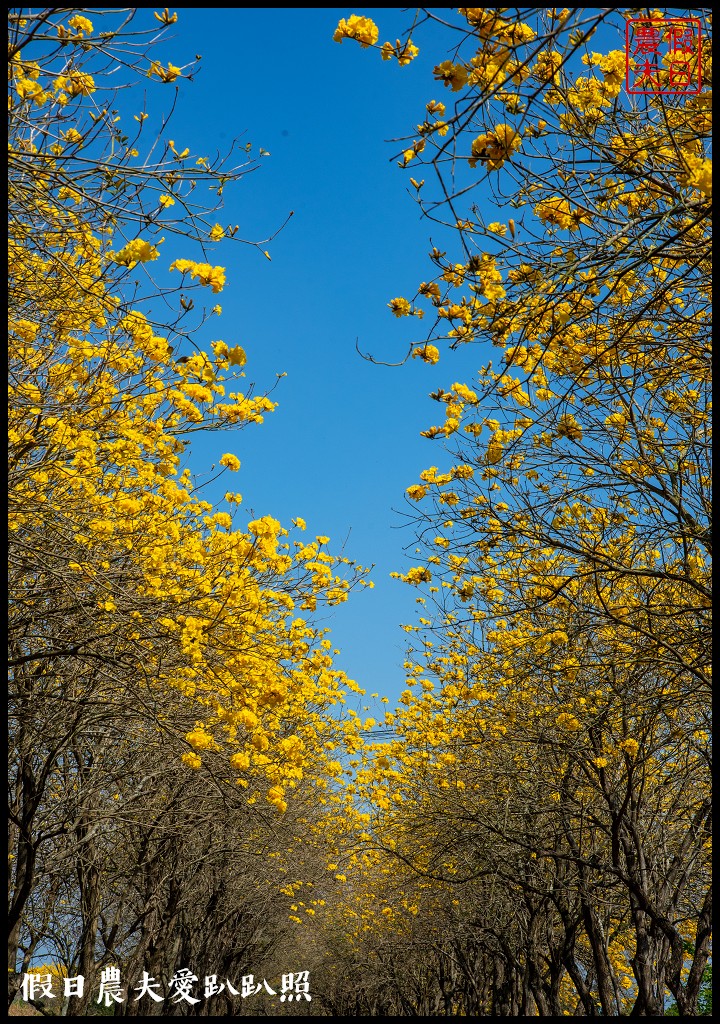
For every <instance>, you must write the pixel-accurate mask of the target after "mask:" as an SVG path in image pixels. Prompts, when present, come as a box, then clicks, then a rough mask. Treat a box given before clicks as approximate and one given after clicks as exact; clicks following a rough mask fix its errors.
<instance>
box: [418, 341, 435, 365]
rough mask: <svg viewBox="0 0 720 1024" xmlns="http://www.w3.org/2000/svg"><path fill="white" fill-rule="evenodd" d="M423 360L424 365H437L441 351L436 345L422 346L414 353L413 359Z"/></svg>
mask: <svg viewBox="0 0 720 1024" xmlns="http://www.w3.org/2000/svg"><path fill="white" fill-rule="evenodd" d="M418 357H419V358H420V359H422V361H423V362H424V363H431V364H435V363H437V362H438V360H439V359H440V350H439V349H437V348H436V347H435V346H434V345H427V344H426V345H421V346H420V347H419V348H416V349H415V350H414V351H413V359H416V358H418Z"/></svg>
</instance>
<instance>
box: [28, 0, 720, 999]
mask: <svg viewBox="0 0 720 1024" xmlns="http://www.w3.org/2000/svg"><path fill="white" fill-rule="evenodd" d="M642 16H643V12H639V11H637V10H636V9H633V12H632V13H630V12H623V11H619V10H614V9H612V10H611V9H604V8H603V9H600V8H575V9H572V10H569V9H563V10H559V9H540V8H490V9H485V8H460V9H449V8H448V9H427V10H425V9H420V10H418V11H417V12H416V14H415V16H414V19H412V18H411V21H412V30H411V32H409V33H408V35H407V36H406V37H405V38H403V39H398V40H396V42H394V43H390V42H387V43H383V41H382V38H381V35H380V30H379V28H378V26H376V25H375V24H374V23H373V22H372V21H371V20H370V19H369V18H367V17H364V16H362V15H352V16H348V18H346V19H343V20H342V21H341V22H340V24H339V25H338V27H337V30H336V32H335V39H336V41H337V42H342V43H343V45H345V46H352V45H357V44H359V45H360V46H361V47H363V48H364V49H367V50H378V51H379V56H380V57H381V58H382V59H383V60H389V61H397V62H398V63H399V64H400V65H401V66H405V65H408V64H410V62H411V61H412V60H414V59H415V57H416V56H417V54H418V51H419V50H420V51H423V52H424V51H425V48H426V47H427V48H431V50H432V54H433V59H434V61H435V65H434V71H433V81H428V83H427V95H424V96H420V97H418V121H419V123H418V124H417V125H416V126H415V127H414V129H413V130H412V134H410V135H408V137H407V138H406V139H404V140H402V141H401V142H400V143H398V152H397V163H398V175H404V176H405V178H406V180H407V183H408V190H409V192H410V193H411V195H412V196H413V197H414V199H415V201H416V203H417V206H418V208H419V210H420V213H421V215H422V216H423V217H424V218H426V219H427V221H428V225H429V228H431V230H432V236H433V240H434V241H435V242H436V247H435V248H433V249H432V251H431V252H430V253H429V256H428V260H427V274H426V275H425V277H426V280H424V281H422V282H418V287H417V291H416V293H415V294H414V295H407V296H404V297H402V296H396V297H394V298H393V297H392V296H391V295H388V305H389V313H392V314H394V316H395V317H397V318H408V320H409V322H411V323H412V324H413V326H414V329H415V332H416V336H415V338H414V340H413V341H412V343H411V344H410V345H409V347H408V349H407V350H406V351H400V352H394V351H392V345H393V344H394V343H393V340H392V338H393V336H392V332H391V331H389V332H388V339H386V340H385V341H384V343H383V346H382V351H378V352H372V353H370V354H369V357H370V358H373V359H375V360H377V361H378V362H392V363H400V364H402V363H404V362H406V361H407V360H409V359H414V358H418V359H420V360H422V361H425V362H427V363H430V364H436V363H439V364H440V366H446V367H447V385H446V387H445V388H440V389H438V390H437V391H436V392H435V393H434V394H433V395H432V398H433V399H434V400H435V401H436V403H437V407H438V410H439V412H438V416H437V420H436V423H434V424H428V427H427V429H426V430H425V431H424V435H425V437H426V438H427V443H428V449H429V451H430V454H429V456H428V462H430V461H432V462H433V463H437V464H436V465H435V464H434V465H429V466H428V468H427V469H426V470H425V471H423V472H422V473H421V474H420V477H419V479H418V480H416V481H401V480H398V493H399V494H400V493H402V490H403V489H404V488H406V497H407V512H408V517H409V519H410V521H411V523H412V526H411V530H412V531H413V536H414V537H415V538H416V543H415V544H414V545H413V547H414V548H417V549H418V550H419V552H420V554H419V556H418V555H416V556H415V559H414V562H413V564H411V565H406V566H403V567H401V566H398V571H397V573H396V574H395V575H396V576H397V577H398V578H399V579H400V580H401V581H403V582H404V584H405V585H407V586H410V587H413V588H415V589H416V590H417V597H418V608H419V612H418V618H417V620H416V621H415V622H412V623H408V624H407V625H406V626H405V630H406V634H407V638H408V649H407V655H406V662H405V667H406V670H407V689H406V690H405V691H404V692H403V694H402V695H401V697H400V702H399V705H398V707H397V708H396V709H394V710H393V711H392V712H390V711H389V712H388V714H387V715H386V719H385V723H384V725H383V726H382V727H379V728H377V729H375V730H374V731H373V732H372V734H371V735H370V736H368V734H367V730H366V729H363V726H362V724H361V722H360V720H359V719H358V717H357V716H356V715H355V714H353V713H352V712H349V711H348V710H346V709H345V706H344V704H345V699H346V695H347V694H348V693H349V692H351V691H353V690H357V684H355V683H354V682H352V681H351V680H349V679H347V677H345V675H344V674H343V673H342V671H340V670H339V669H338V668H336V667H335V665H334V662H333V650H332V644H331V641H330V639H329V638H328V636H327V635H326V634H327V631H326V630H325V629H324V628H322V627H321V625H320V624H319V618H318V615H319V612H320V610H321V609H322V608H323V606H327V605H330V606H332V605H335V604H338V603H340V602H343V601H345V600H346V599H347V598H348V596H349V595H350V592H351V590H352V589H353V588H354V587H359V586H364V585H366V583H367V575H366V570H365V569H364V568H363V567H362V566H359V565H357V564H355V563H353V562H352V561H350V560H349V559H348V558H345V557H340V556H337V555H334V554H333V553H332V545H331V544H330V542H329V541H328V540H327V538H324V537H317V538H309V537H307V535H306V534H305V533H304V529H305V524H304V523H303V522H302V520H295V521H294V522H293V523H291V524H281V523H280V522H278V521H277V520H275V519H273V518H271V517H269V516H266V517H264V518H262V519H258V520H254V521H251V522H249V523H247V522H243V521H242V516H241V513H240V511H239V508H238V505H239V502H240V496H239V495H237V494H235V493H234V492H233V491H231V490H229V491H228V492H227V494H226V495H225V500H224V502H223V503H221V505H216V506H213V505H211V504H209V503H208V502H207V501H205V500H203V498H202V496H201V493H200V491H199V489H198V490H196V489H195V488H194V483H195V481H194V478H193V476H192V474H191V473H190V471H189V470H188V469H187V468H185V461H186V460H185V457H184V456H185V455H186V454H187V453H188V452H189V451H190V446H191V444H192V437H193V434H194V433H196V432H197V431H201V430H217V431H222V430H223V429H227V428H232V429H233V444H235V441H234V438H235V437H236V436H237V430H238V428H239V427H241V426H245V425H247V426H248V429H262V428H261V427H259V425H260V424H261V423H262V420H263V417H264V416H265V415H268V414H272V410H273V408H274V404H273V401H272V399H271V397H270V395H269V393H263V391H262V388H255V387H253V386H252V385H251V384H249V383H248V382H247V378H246V377H245V373H246V370H245V366H246V354H245V352H244V351H243V350H242V348H240V346H234V347H230V346H229V345H228V344H225V343H224V342H222V341H216V342H213V343H212V345H211V346H208V348H207V350H204V349H203V348H202V346H201V345H199V344H198V341H197V338H198V337H199V334H200V332H201V328H202V327H203V326H204V324H205V323H206V322H208V321H211V320H213V319H217V318H220V320H219V321H218V322H219V323H221V322H222V320H221V316H222V309H221V306H220V305H219V304H217V303H219V301H220V299H219V298H218V296H220V293H221V291H222V289H223V287H228V288H232V286H233V282H232V281H231V280H229V281H227V282H226V280H225V276H226V275H225V268H224V267H223V266H222V251H223V247H224V246H230V245H241V244H243V245H245V246H247V247H248V249H247V251H248V253H251V254H252V255H255V253H256V252H258V253H260V254H262V252H263V251H264V248H265V246H266V245H267V244H268V240H261V241H255V240H248V239H240V238H239V237H237V231H236V230H235V229H232V228H230V227H227V226H224V225H223V224H222V222H221V221H222V216H221V214H220V212H219V211H220V210H221V204H222V194H223V191H224V190H225V189H229V188H242V189H247V188H251V185H250V184H249V183H248V182H245V181H243V179H244V177H245V176H246V174H247V172H248V171H249V170H250V169H251V168H252V166H253V153H252V149H251V148H249V147H246V146H244V145H243V146H242V147H235V148H234V149H233V150H232V151H231V152H230V153H228V154H227V156H226V158H224V159H216V160H215V161H213V160H212V159H211V158H209V157H207V156H206V155H204V154H201V153H195V152H192V151H191V149H190V148H187V149H186V143H185V142H184V141H182V142H181V141H170V139H169V138H168V135H167V128H166V126H165V125H164V124H163V123H162V122H159V123H155V122H154V120H153V117H152V116H148V114H147V112H146V110H145V109H144V105H143V99H142V97H143V92H144V90H145V89H147V90H163V89H164V90H166V91H167V94H168V95H170V94H171V93H172V92H173V91H174V89H175V88H176V86H177V84H178V83H179V82H181V80H182V79H186V78H188V77H189V76H190V75H191V74H192V66H183V67H178V66H175V65H174V64H173V63H171V62H161V61H160V60H159V59H158V58H157V57H156V47H157V44H158V43H159V42H160V41H161V39H162V35H163V33H164V32H165V30H166V29H167V27H168V26H170V25H172V24H173V23H174V21H175V19H176V15H175V14H174V13H172V12H171V11H170V10H168V9H166V10H165V11H163V12H158V13H156V14H155V15H154V18H153V16H152V12H151V11H149V10H144V11H134V10H132V9H128V10H121V9H113V10H112V11H103V12H100V11H97V12H95V11H88V10H84V9H82V10H80V9H64V8H62V9H61V8H52V9H45V10H42V11H35V10H34V9H33V10H27V11H26V10H23V9H11V11H10V15H9V43H10V49H9V70H10V78H9V83H10V84H9V142H10V150H9V222H8V223H9V374H10V405H9V441H10V453H9V501H10V516H9V596H10V612H9V689H10V765H9V775H8V788H9V829H10V857H11V860H10V874H11V877H10V891H9V949H8V969H9V974H8V978H9V1003H10V1004H11V1005H12V1003H13V1002H14V1001H16V1000H18V999H19V998H20V995H19V993H20V989H21V983H22V980H23V977H24V976H26V975H27V973H28V972H32V971H38V972H39V973H41V974H47V973H49V974H50V975H51V977H52V978H54V979H55V982H56V988H57V990H58V991H59V992H60V993H62V990H63V984H64V979H66V978H75V977H77V976H79V975H82V976H83V977H84V978H85V988H84V991H83V993H79V992H73V993H72V994H69V995H68V997H67V998H65V999H64V1000H63V999H62V998H61V997H58V998H56V999H55V1000H54V1003H51V1002H50V1001H49V1000H47V999H45V1000H42V999H37V1000H34V1002H35V1005H36V1006H37V1007H38V1008H40V1010H41V1012H43V1013H46V1014H53V1013H60V1012H62V1013H63V1014H66V1015H70V1016H73V1015H74V1016H82V1015H88V1014H92V1013H98V1012H106V1013H114V1014H115V1015H244V1014H248V1013H251V1012H257V1011H258V1007H260V1008H261V1012H263V1013H267V1014H270V1015H294V1014H301V1015H315V1016H318V1015H330V1016H339V1015H341V1014H343V1015H350V1016H393V1015H397V1016H567V1015H570V1016H573V1015H574V1016H626V1015H638V1016H662V1015H665V1014H671V1015H673V1014H674V1015H682V1016H692V1015H699V1014H700V1015H703V1014H708V1013H710V1012H711V1004H710V1002H709V978H710V964H711V953H712V946H711V927H712V896H711V893H712V890H711V879H710V844H711V797H710V778H711V775H710V768H711V760H710V739H711V724H710V690H711V582H710V578H711V577H710V573H711V512H710V504H711V485H710V474H711V468H710V443H711V436H710V410H711V377H710V317H711V298H710V282H711V252H710V245H711V242H710V207H711V198H712V186H711V160H710V152H709V144H710V132H711V106H710V103H711V94H710V91H709V89H710V84H711V79H712V70H711V55H710V39H711V32H710V23H709V16H708V14H707V12H705V11H703V10H699V9H693V10H688V11H685V12H683V11H680V10H679V9H673V11H672V16H673V18H675V19H683V18H684V19H685V21H681V20H676V21H675V22H673V23H672V24H670V25H667V24H665V25H663V26H661V27H660V28H659V29H653V31H656V35H655V36H653V37H650V36H647V35H646V36H644V37H638V36H637V32H638V31H639V29H638V28H637V26H635V27H634V28H633V27H632V26H631V29H632V31H631V32H630V38H631V39H635V38H644V39H645V41H646V44H647V40H648V39H650V40H651V41H652V42H653V45H654V46H655V48H656V49H657V54H656V60H657V61H658V69H657V71H656V72H652V73H651V71H650V70H649V69H647V68H646V70H645V72H643V70H642V68H643V65H642V64H641V57H642V59H643V60H644V58H645V55H646V54H647V53H649V52H650V51H649V50H648V49H647V45H646V48H645V49H644V50H640V49H638V50H637V54H638V55H637V58H636V60H634V62H633V63H631V65H630V68H629V74H630V75H632V76H634V78H633V81H635V82H636V83H638V82H639V84H640V86H641V87H645V91H638V92H636V93H634V94H633V93H628V91H627V89H626V53H625V49H624V38H625V23H626V21H628V20H630V19H636V20H637V19H638V18H642ZM180 17H182V11H181V12H180ZM646 17H647V18H648V19H649V18H652V17H657V18H659V17H661V14H660V12H654V13H653V12H646ZM689 18H694V19H696V22H688V21H687V19H689ZM655 24H657V23H653V22H649V21H648V22H647V25H649V26H651V27H652V26H653V25H655ZM696 24H699V25H700V26H701V29H702V37H701V39H700V37H699V36H698V34H697V30H696ZM688 25H690V28H688ZM693 26H695V27H693ZM646 27H647V26H646ZM680 29H682V30H683V32H684V33H685V34H684V35H682V36H681V35H680ZM330 32H332V26H331V27H330ZM633 32H634V33H635V35H633ZM678 40H679V41H680V42H678ZM680 43H681V44H682V45H680ZM676 44H677V45H676ZM377 56H378V55H377V54H374V53H372V52H370V53H367V54H366V55H365V59H368V60H372V59H373V58H377ZM178 59H179V58H178ZM687 68H690V69H691V71H692V74H693V75H694V76H695V78H694V79H693V80H692V81H693V82H696V83H697V82H699V81H700V76H701V80H702V86H701V88H699V89H683V88H679V87H678V83H680V84H681V85H682V83H683V82H685V83H687V74H688V72H687ZM382 71H383V68H382V66H379V67H378V74H382ZM110 72H112V75H111V74H110ZM683 75H685V77H683ZM110 83H112V87H110ZM143 83H144V84H143ZM673 87H674V88H673ZM135 96H137V97H138V100H137V103H136V104H135V105H133V99H132V98H133V97H135ZM169 105H170V106H171V105H172V104H169ZM148 110H152V107H148ZM409 128H412V126H409ZM187 145H188V147H189V146H191V145H192V140H188V142H187ZM491 210H492V211H494V212H493V213H492V215H491V214H490V212H489V211H491ZM411 213H412V209H411V208H410V209H409V210H408V215H410V214H411ZM440 246H441V247H440ZM391 322H392V321H391V320H389V323H391ZM468 345H471V346H475V349H476V350H477V360H476V363H477V368H476V372H475V374H474V376H473V377H472V378H468V379H465V380H458V379H457V377H458V376H462V375H463V374H462V371H454V370H453V361H454V359H456V358H457V356H456V351H457V350H458V349H461V348H464V346H468ZM388 352H389V353H390V354H388ZM466 354H467V353H466ZM464 364H465V365H466V364H467V360H465V363H464ZM378 372H382V371H381V370H378ZM399 372H401V371H399ZM220 463H221V468H222V469H223V471H225V472H226V473H227V474H228V479H231V477H230V474H232V472H233V471H234V470H236V469H238V468H239V462H238V459H237V456H236V455H235V453H234V452H233V451H228V452H227V453H226V454H225V455H224V456H223V457H222V459H221V460H220ZM228 486H229V487H230V486H231V484H230V483H228ZM359 682H360V683H361V684H362V682H363V681H362V680H360V681H359ZM110 967H117V968H118V969H120V971H121V973H122V978H123V985H124V987H125V988H126V989H129V986H130V985H131V984H133V983H134V982H135V981H136V980H139V979H140V978H141V977H142V976H143V975H144V974H146V975H148V976H150V977H151V978H154V979H157V981H158V983H159V984H161V986H162V987H163V988H164V990H167V986H168V984H169V983H171V980H172V979H173V978H174V977H175V976H176V974H177V972H178V971H180V970H183V969H186V968H187V969H191V970H192V972H193V974H194V975H196V976H197V978H196V982H197V990H196V991H195V995H202V989H203V982H204V981H206V979H208V978H210V977H212V976H217V978H218V980H219V982H220V983H222V982H227V981H228V980H229V981H230V982H232V983H233V984H234V985H236V986H237V987H239V981H240V978H241V977H243V976H246V975H248V974H249V973H250V972H252V971H253V970H254V971H255V973H256V981H257V982H261V981H262V974H261V972H262V971H264V972H265V978H266V979H267V980H268V981H269V982H273V981H274V982H275V983H276V982H278V979H279V978H280V977H281V975H283V974H285V973H286V972H288V971H290V972H293V971H309V972H310V981H311V991H312V1002H308V1001H305V1000H304V999H300V998H299V997H298V999H297V1001H296V1002H290V1001H287V1002H285V1001H283V1002H280V1001H279V997H274V998H273V997H270V995H269V994H268V993H267V992H264V993H259V994H257V995H256V996H255V997H254V1001H253V1000H249V999H247V998H244V997H233V996H232V995H231V992H230V991H229V989H228V988H227V987H225V989H224V991H223V992H219V991H218V992H217V993H215V994H213V997H212V999H210V998H209V997H208V998H205V999H200V1001H198V1002H197V1003H191V1002H188V1001H182V1000H181V1001H177V1002H172V1003H171V1002H168V1001H166V1002H164V1003H162V1004H161V1003H159V1002H158V1003H156V1002H154V1001H152V1000H151V999H150V998H149V997H147V996H146V997H145V998H144V999H143V1000H142V1002H141V1001H140V1000H134V999H132V998H131V997H130V990H128V998H127V999H125V1000H124V1001H122V1002H114V1001H113V1002H112V1005H110V1006H108V1007H102V1006H100V1007H99V1006H98V1005H97V1003H96V995H97V985H98V981H99V979H100V978H101V976H102V972H103V971H104V970H106V969H107V968H110Z"/></svg>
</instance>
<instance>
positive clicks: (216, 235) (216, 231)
mask: <svg viewBox="0 0 720 1024" xmlns="http://www.w3.org/2000/svg"><path fill="white" fill-rule="evenodd" d="M210 237H211V238H212V240H213V242H219V241H220V239H221V238H224V237H225V231H224V230H223V228H222V227H221V226H220V225H219V224H216V225H215V226H214V227H213V229H212V231H211V232H210Z"/></svg>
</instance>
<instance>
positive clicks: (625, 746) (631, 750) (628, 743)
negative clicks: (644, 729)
mask: <svg viewBox="0 0 720 1024" xmlns="http://www.w3.org/2000/svg"><path fill="white" fill-rule="evenodd" d="M618 746H619V747H620V749H621V750H624V751H625V753H626V754H629V755H630V757H637V752H638V750H639V749H640V744H639V743H638V741H637V740H634V739H632V737H628V739H626V740H623V741H622V742H621V743H619V744H618Z"/></svg>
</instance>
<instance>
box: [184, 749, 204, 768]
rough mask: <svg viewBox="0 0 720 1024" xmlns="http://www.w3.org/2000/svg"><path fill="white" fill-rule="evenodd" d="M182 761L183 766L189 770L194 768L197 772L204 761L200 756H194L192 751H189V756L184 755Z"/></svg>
mask: <svg viewBox="0 0 720 1024" xmlns="http://www.w3.org/2000/svg"><path fill="white" fill-rule="evenodd" d="M181 760H182V762H183V764H186V765H187V766H188V768H193V769H195V770H197V769H198V768H199V767H200V766H201V765H202V760H201V759H200V758H199V757H198V755H197V754H193V753H191V752H190V751H188V752H187V754H183V756H182V758H181Z"/></svg>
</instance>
